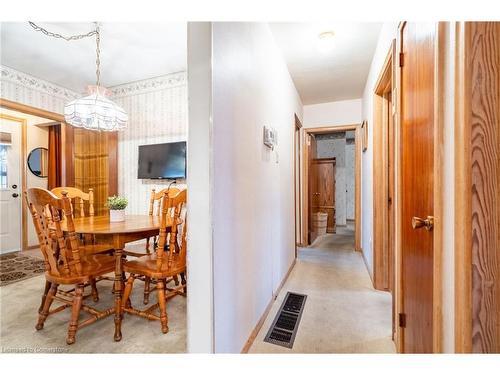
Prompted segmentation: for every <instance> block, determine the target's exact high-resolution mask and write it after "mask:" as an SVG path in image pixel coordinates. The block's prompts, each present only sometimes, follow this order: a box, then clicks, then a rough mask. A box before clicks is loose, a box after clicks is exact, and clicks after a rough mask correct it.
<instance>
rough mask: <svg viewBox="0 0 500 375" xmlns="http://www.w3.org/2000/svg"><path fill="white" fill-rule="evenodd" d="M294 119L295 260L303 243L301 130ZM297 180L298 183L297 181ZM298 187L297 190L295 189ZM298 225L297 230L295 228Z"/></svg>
mask: <svg viewBox="0 0 500 375" xmlns="http://www.w3.org/2000/svg"><path fill="white" fill-rule="evenodd" d="M294 118H295V123H294V127H293V159H292V160H293V193H294V211H293V215H294V219H295V222H294V226H295V231H294V235H295V239H294V241H295V258H297V246H302V243H303V242H304V239H303V237H302V233H303V231H302V194H301V193H302V192H301V190H302V189H301V181H302V179H301V168H300V165H301V164H300V162H301V160H300V149H301V142H300V129H301V128H302V123H301V122H300V119H299V118H298V117H297V115H296V114H294ZM297 178H298V181H297ZM297 187H298V189H297ZM297 206H298V209H299V211H298V212H299V217H298V221H297ZM297 224H298V228H297ZM297 232H298V234H299V238H298V241H297Z"/></svg>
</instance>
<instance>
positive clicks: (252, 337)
mask: <svg viewBox="0 0 500 375" xmlns="http://www.w3.org/2000/svg"><path fill="white" fill-rule="evenodd" d="M295 263H296V259H294V260H293V262H292V264H291V265H290V268H288V271H287V273H286V275H285V277H283V280H281V283H280V285H279V286H278V288H277V289H276V292H275V293H274V294H273V296H272V298H271V301H269V303H268V304H267V307H266V309H265V310H264V312H263V313H262V316H261V317H260V319H259V320H258V322H257V324H256V325H255V327H254V329H253V330H252V332H251V333H250V336H249V337H248V340H247V341H246V343H245V345H244V346H243V349H241V353H242V354H246V353H248V351H249V350H250V348H251V347H252V344H253V342H254V341H255V339H256V337H257V335H258V334H259V332H260V330H261V328H262V326H263V325H264V322H265V321H266V319H267V316H268V315H269V312H270V311H271V308H272V307H273V304H274V301H275V300H276V298H278V294H280V292H281V289H283V286H284V285H285V283H286V281H287V280H288V277H289V276H290V274H291V273H292V270H293V267H295Z"/></svg>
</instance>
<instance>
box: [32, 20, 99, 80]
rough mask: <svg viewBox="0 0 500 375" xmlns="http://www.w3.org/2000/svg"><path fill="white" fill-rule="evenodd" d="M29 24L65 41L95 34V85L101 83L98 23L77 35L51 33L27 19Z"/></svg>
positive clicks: (37, 29)
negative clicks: (90, 29) (93, 28)
mask: <svg viewBox="0 0 500 375" xmlns="http://www.w3.org/2000/svg"><path fill="white" fill-rule="evenodd" d="M28 23H29V24H30V26H31V27H32V28H33V29H35V30H36V31H40V32H41V33H43V34H45V35H47V36H50V37H52V38H57V39H64V40H66V41H68V42H69V41H72V40H80V39H84V38H89V37H92V36H94V35H95V41H96V60H95V63H96V71H95V74H96V86H97V87H99V86H100V84H101V31H100V28H99V23H98V22H94V23H95V30H92V31H89V32H88V33H87V34H77V35H70V36H64V35H62V34H57V33H53V32H51V31H48V30H47V29H44V28H43V27H41V26H38V25H37V24H35V23H34V22H31V21H29V22H28Z"/></svg>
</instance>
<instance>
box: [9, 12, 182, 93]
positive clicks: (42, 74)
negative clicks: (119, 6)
mask: <svg viewBox="0 0 500 375" xmlns="http://www.w3.org/2000/svg"><path fill="white" fill-rule="evenodd" d="M35 23H37V22H35ZM37 24H38V25H39V26H42V27H44V28H46V29H48V30H49V31H52V32H56V33H60V34H64V35H73V34H85V33H87V32H89V31H91V30H92V29H93V28H94V24H93V23H92V22H88V23H48V22H40V23H37ZM0 33H1V44H0V62H1V64H2V65H6V66H8V67H11V68H14V69H16V70H20V71H22V72H24V73H28V74H31V75H33V76H35V77H38V78H41V79H44V80H47V81H50V82H52V83H56V84H58V85H60V86H63V87H65V88H68V89H71V90H74V91H76V92H84V91H85V88H86V87H87V85H89V84H90V85H92V84H95V80H96V77H95V60H96V52H95V37H90V38H85V39H82V40H76V41H69V42H67V41H65V40H62V39H54V38H50V37H48V36H45V35H44V34H42V33H41V32H37V31H35V30H34V29H33V28H32V27H31V26H30V25H29V24H28V23H27V22H2V23H1V24H0ZM186 59H187V25H186V23H184V22H168V23H151V22H148V23H116V22H104V23H101V82H102V84H103V86H106V87H111V86H116V85H120V84H123V83H128V82H134V81H138V80H142V79H147V78H153V77H157V76H160V75H164V74H168V73H173V72H178V71H183V70H186V64H187V62H186Z"/></svg>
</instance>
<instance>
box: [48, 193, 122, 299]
mask: <svg viewBox="0 0 500 375" xmlns="http://www.w3.org/2000/svg"><path fill="white" fill-rule="evenodd" d="M50 191H51V192H52V193H54V195H56V196H57V197H58V198H62V196H63V195H62V194H63V192H66V195H67V197H68V198H69V199H70V200H71V207H72V212H73V217H85V216H94V214H95V210H94V189H92V188H89V192H88V193H85V192H83V191H82V190H80V189H78V188H75V187H70V186H65V187H55V188H53V189H51V190H50ZM85 206H87V207H88V208H87V213H85ZM75 207H77V208H78V209H77V210H75ZM76 211H78V215H75V212H76ZM81 240H82V241H83V242H84V244H85V245H91V244H96V243H97V242H99V241H98V239H96V237H95V236H92V235H89V234H86V235H83V236H82V237H81ZM100 245H101V246H98V247H88V248H87V249H88V250H90V249H93V250H94V251H95V250H97V249H99V251H100V252H112V251H113V246H112V245H110V244H107V246H102V245H103V244H102V243H101V244H100ZM90 285H91V287H92V295H93V298H94V301H95V302H97V301H99V292H98V291H97V286H96V283H95V280H91V282H90Z"/></svg>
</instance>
